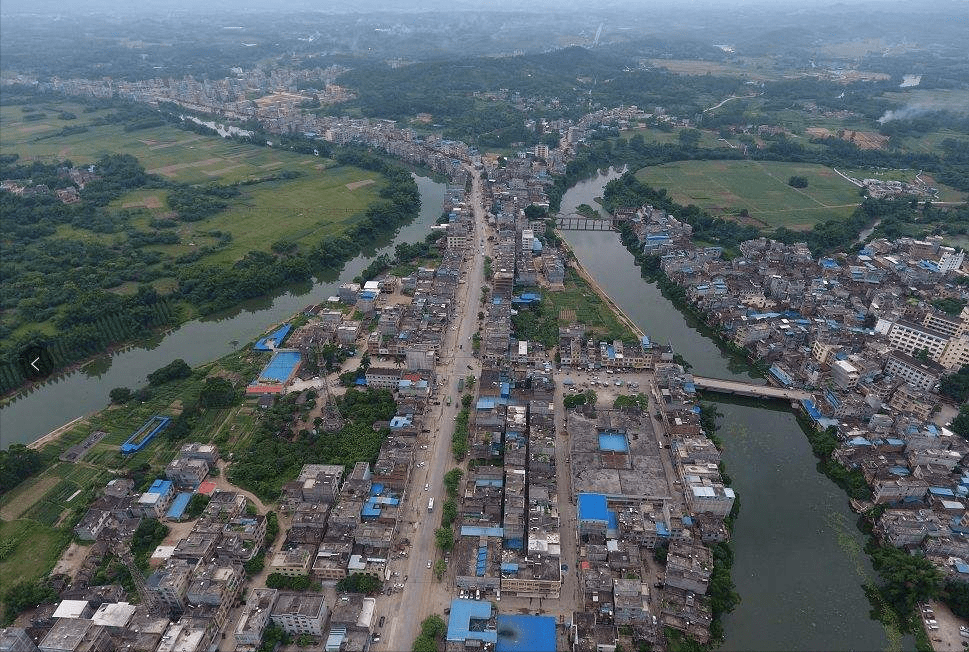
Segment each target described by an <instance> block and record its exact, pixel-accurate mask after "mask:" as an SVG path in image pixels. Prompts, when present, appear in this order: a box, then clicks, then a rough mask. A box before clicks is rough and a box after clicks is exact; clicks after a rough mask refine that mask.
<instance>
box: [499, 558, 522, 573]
mask: <svg viewBox="0 0 969 652" xmlns="http://www.w3.org/2000/svg"><path fill="white" fill-rule="evenodd" d="M501 572H502V573H517V572H518V564H516V563H514V562H511V561H506V562H504V563H503V564H502V565H501Z"/></svg>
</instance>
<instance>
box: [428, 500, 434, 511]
mask: <svg viewBox="0 0 969 652" xmlns="http://www.w3.org/2000/svg"><path fill="white" fill-rule="evenodd" d="M427 511H429V512H433V511H434V499H433V498H428V499H427Z"/></svg>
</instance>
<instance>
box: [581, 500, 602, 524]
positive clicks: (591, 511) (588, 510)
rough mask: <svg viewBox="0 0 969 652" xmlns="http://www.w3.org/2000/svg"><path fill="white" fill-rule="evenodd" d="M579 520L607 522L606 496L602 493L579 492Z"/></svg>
mask: <svg viewBox="0 0 969 652" xmlns="http://www.w3.org/2000/svg"><path fill="white" fill-rule="evenodd" d="M579 520H580V521H599V522H602V523H608V522H609V510H608V508H607V507H606V497H605V496H604V495H602V494H579Z"/></svg>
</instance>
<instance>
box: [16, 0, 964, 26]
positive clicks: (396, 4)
mask: <svg viewBox="0 0 969 652" xmlns="http://www.w3.org/2000/svg"><path fill="white" fill-rule="evenodd" d="M890 4H898V5H907V6H910V7H911V6H912V3H902V2H895V1H894V0H877V1H876V0H841V1H839V2H832V1H831V0H730V1H729V2H724V1H722V0H719V1H718V0H662V1H657V0H528V1H527V2H521V0H489V1H488V2H481V1H479V0H403V1H401V0H78V1H77V2H64V1H63V0H0V13H20V12H29V13H34V12H38V13H60V14H66V13H75V12H79V13H90V12H101V11H107V12H111V13H132V14H134V13H155V14H157V13H164V12H166V11H172V10H177V11H206V10H209V11H232V10H237V11H238V10H240V9H245V10H264V11H301V10H302V11H306V10H310V11H330V12H351V13H353V12H365V11H374V10H380V11H394V12H401V13H403V12H423V11H454V10H475V11H495V10H501V11H507V10H510V11H522V10H525V11H544V10H552V11H558V12H563V13H564V12H568V11H570V10H580V11H590V10H592V11H595V10H599V11H609V10H616V9H621V8H622V9H628V10H632V11H636V10H640V11H656V10H658V11H662V12H668V11H670V10H675V9H676V8H693V9H699V8H705V9H708V10H711V11H712V12H714V13H719V12H723V11H730V10H731V9H733V8H737V7H749V6H754V5H762V6H768V7H771V8H774V9H777V10H787V11H791V10H793V11H798V10H801V9H803V8H805V7H807V6H815V7H823V6H831V7H833V8H841V9H843V8H844V7H846V6H864V5H868V6H871V7H873V8H874V7H879V8H881V10H884V7H885V6H886V5H890ZM917 4H918V6H919V7H922V8H925V7H929V6H931V7H939V8H942V7H951V8H952V9H953V10H955V11H958V10H960V9H962V10H966V13H965V14H964V18H965V19H966V23H967V29H969V0H921V1H920V2H919V3H917Z"/></svg>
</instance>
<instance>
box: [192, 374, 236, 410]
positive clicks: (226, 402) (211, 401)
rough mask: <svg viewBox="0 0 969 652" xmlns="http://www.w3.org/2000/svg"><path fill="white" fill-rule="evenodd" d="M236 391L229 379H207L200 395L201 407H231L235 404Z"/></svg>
mask: <svg viewBox="0 0 969 652" xmlns="http://www.w3.org/2000/svg"><path fill="white" fill-rule="evenodd" d="M235 399H236V390H235V387H233V386H232V382H231V381H230V380H228V379H227V378H222V377H215V378H206V379H205V384H204V385H203V386H202V391H201V392H200V393H199V405H201V406H202V407H204V408H223V407H229V406H230V405H232V404H233V403H234V402H235Z"/></svg>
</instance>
